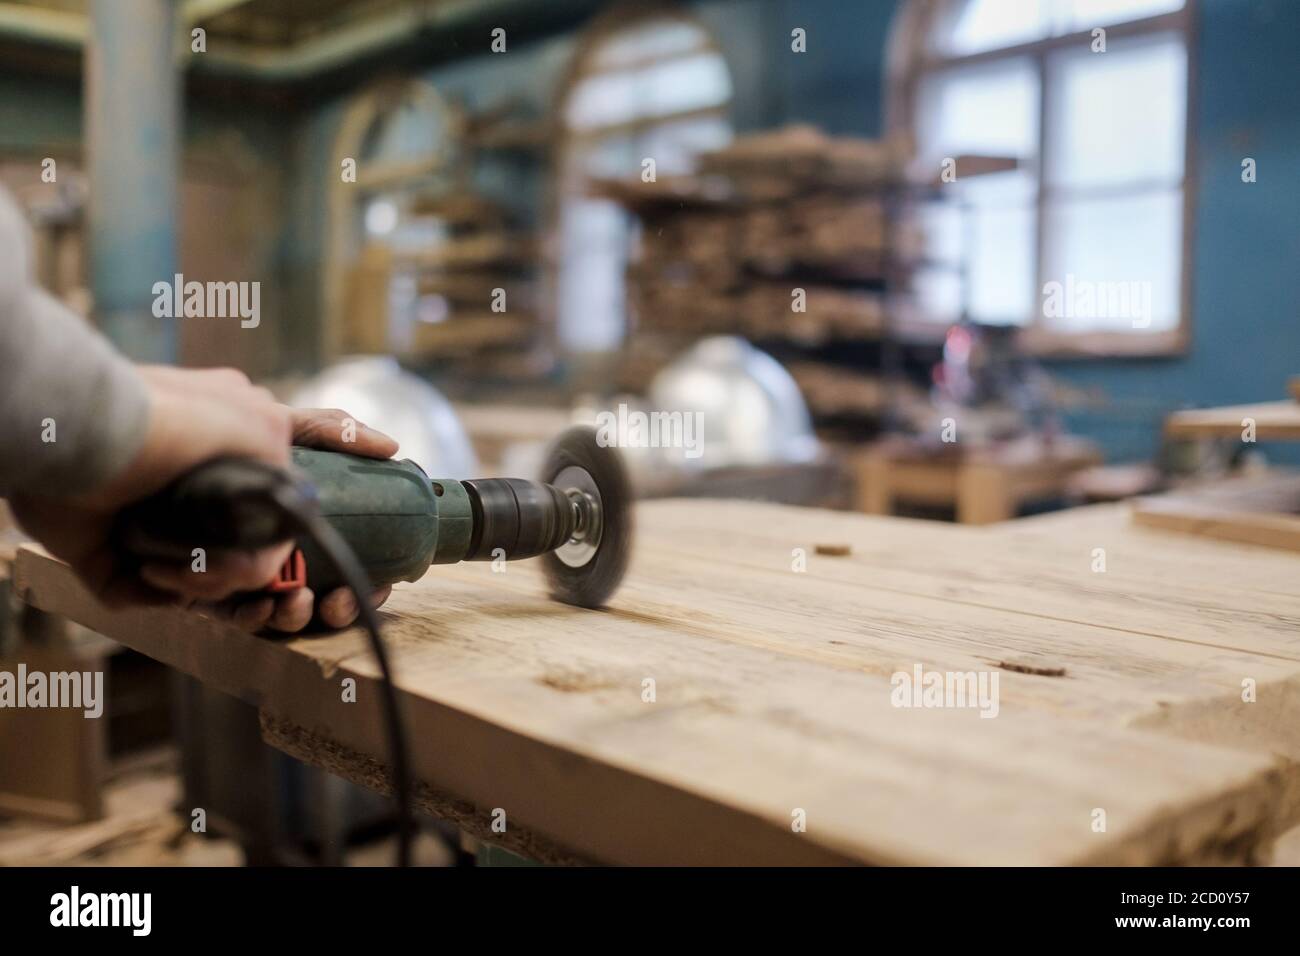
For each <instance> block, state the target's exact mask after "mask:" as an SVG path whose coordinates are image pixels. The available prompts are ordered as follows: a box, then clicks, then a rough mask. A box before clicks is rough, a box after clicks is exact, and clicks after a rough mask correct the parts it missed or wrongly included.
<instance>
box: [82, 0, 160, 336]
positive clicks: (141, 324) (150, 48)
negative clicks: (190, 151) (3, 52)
mask: <svg viewBox="0 0 1300 956" xmlns="http://www.w3.org/2000/svg"><path fill="white" fill-rule="evenodd" d="M175 29H176V4H174V3H173V2H172V0H90V33H89V36H88V38H87V44H86V68H85V97H84V101H85V112H86V136H85V163H86V171H87V174H88V176H89V183H90V215H89V253H90V273H91V290H92V292H93V293H94V300H95V316H96V318H97V320H98V322H99V325H100V328H101V329H102V330H103V331H104V333H105V334H106V335H108V337H109V338H111V339H112V340H113V342H114V343H115V344H116V345H117V347H118V348H119V349H121V350H122V351H123V352H125V353H126V354H127V355H129V356H130V357H131V358H133V359H136V360H137V361H149V362H172V361H174V360H175V359H176V352H177V338H178V336H177V325H176V320H175V319H159V318H155V317H154V316H153V312H152V307H153V301H154V294H153V291H152V290H153V285H154V283H156V282H168V283H171V282H172V281H173V277H174V275H175V273H176V271H177V269H176V264H177V252H176V222H177V213H176V209H177V191H178V169H179V152H178V141H179V128H180V104H179V93H178V82H179V77H178V69H177V65H176V56H175V52H174V51H175V42H176V41H175Z"/></svg>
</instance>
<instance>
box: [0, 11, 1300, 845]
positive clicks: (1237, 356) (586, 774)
mask: <svg viewBox="0 0 1300 956" xmlns="http://www.w3.org/2000/svg"><path fill="white" fill-rule="evenodd" d="M1298 39H1300V3H1295V2H1290V0H681V2H668V0H663V2H659V0H645V2H637V0H632V2H622V0H619V2H601V0H0V193H7V194H8V195H9V196H10V197H11V198H12V199H13V201H14V202H15V203H16V205H17V207H18V208H19V209H20V210H21V213H22V217H23V218H24V219H25V221H26V224H27V225H26V228H27V229H29V231H30V237H31V252H30V256H29V259H30V268H31V272H32V275H31V282H32V283H34V284H36V285H38V286H39V287H41V288H42V289H44V290H45V292H47V293H48V294H49V295H50V296H52V297H53V298H54V299H56V300H58V301H59V302H60V303H62V305H63V306H65V307H66V308H67V309H70V310H72V311H73V312H75V313H76V314H77V315H78V316H80V317H81V318H82V319H84V321H85V323H87V324H88V325H89V326H90V327H91V328H93V329H95V330H97V332H98V333H99V334H100V335H102V336H103V337H105V338H106V339H107V340H108V341H110V342H111V343H112V345H113V347H114V348H115V349H116V350H117V351H118V352H119V353H121V354H122V355H124V356H126V357H127V358H128V359H130V360H131V361H132V362H134V363H138V364H141V365H172V366H178V367H182V368H212V367H219V368H233V369H237V370H239V371H240V372H242V373H243V374H245V375H246V376H247V377H248V379H250V380H251V381H252V382H253V383H255V384H256V385H258V386H261V387H264V388H265V389H267V390H269V392H270V393H272V394H273V395H274V396H275V398H276V400H278V401H280V402H283V403H285V404H286V405H289V406H293V407H298V408H318V409H338V410H341V413H342V414H341V416H340V422H341V427H342V428H343V429H344V435H343V438H342V441H343V442H348V441H350V439H349V438H348V436H347V434H346V430H347V429H348V428H349V427H360V426H358V423H361V425H362V426H369V427H370V428H373V429H377V430H378V431H380V432H383V433H384V434H387V435H389V436H391V437H392V438H393V439H394V440H395V441H396V442H397V443H398V445H399V450H398V452H397V453H396V455H395V457H394V458H393V459H392V460H382V459H380V458H375V457H363V456H360V455H357V454H352V453H350V452H349V451H346V450H340V449H339V448H338V447H333V446H331V447H329V448H324V449H322V448H320V447H297V446H295V447H294V449H293V452H292V461H291V463H290V465H289V466H288V467H285V468H279V467H271V466H269V465H266V464H265V463H260V462H256V461H253V460H252V459H242V458H239V457H227V458H219V459H214V460H212V461H208V462H203V463H201V464H199V465H198V466H197V467H195V468H193V470H191V471H189V472H188V473H186V474H184V475H182V476H180V477H179V478H177V479H176V480H175V481H174V482H172V483H170V484H168V485H167V486H166V487H163V488H152V489H149V493H148V494H145V495H142V496H141V497H140V499H139V500H137V501H134V502H133V503H132V504H130V505H129V506H127V507H125V508H124V509H123V510H122V511H121V513H120V514H118V515H117V516H116V518H115V523H114V526H113V527H114V531H113V537H112V542H113V546H114V548H119V549H120V553H121V554H122V555H124V556H129V557H130V559H131V560H134V561H145V560H149V559H154V558H157V559H162V558H168V559H175V560H180V561H182V562H185V561H189V560H190V557H191V556H202V555H206V554H207V551H208V549H218V550H225V551H236V552H238V551H248V550H251V549H257V548H269V547H273V546H276V545H277V544H280V543H284V542H292V551H291V553H290V557H289V558H288V559H286V560H285V562H284V565H283V567H282V568H281V570H280V571H279V572H278V574H277V575H276V576H275V578H274V579H273V580H271V581H268V583H267V587H266V592H265V593H268V594H273V595H284V594H289V593H292V592H293V591H295V590H297V589H301V588H304V587H310V588H311V589H312V591H313V593H314V594H315V595H316V596H317V597H320V596H322V595H324V594H326V593H328V592H330V591H333V590H334V589H339V588H342V589H346V590H348V592H349V593H350V594H352V595H355V603H356V604H357V606H358V613H359V617H358V618H357V620H356V621H355V623H353V624H352V625H350V626H348V627H346V628H342V629H338V628H330V627H328V626H326V625H324V624H323V623H322V622H321V621H320V620H319V619H317V620H314V621H313V623H312V624H311V625H309V626H308V627H307V628H305V629H304V630H302V631H300V632H296V633H290V634H284V633H276V632H274V631H270V630H265V629H263V630H258V631H253V632H249V631H247V630H244V629H242V628H241V627H239V626H237V622H236V621H234V620H232V619H231V618H229V617H228V616H223V615H221V614H219V613H216V611H215V610H213V609H212V608H210V607H205V606H203V605H192V606H179V605H176V606H172V605H163V606H147V607H136V606H115V605H111V604H110V603H106V602H104V601H101V600H100V599H99V598H97V597H96V596H95V594H94V593H92V591H91V590H89V589H88V588H87V587H86V586H85V584H84V581H83V580H82V579H80V578H79V577H78V575H77V574H76V573H74V572H73V570H72V569H71V568H70V567H69V566H68V565H67V564H65V563H64V562H63V561H62V560H60V559H59V558H58V557H55V556H54V555H52V554H51V553H50V551H49V550H48V549H47V548H45V547H43V544H44V542H41V541H39V540H38V539H37V537H36V536H35V535H33V534H31V533H28V532H26V531H24V530H23V528H22V527H21V525H20V523H19V522H18V521H17V520H16V519H15V518H14V517H13V516H12V515H11V514H10V513H9V511H8V509H6V508H5V506H4V502H3V501H2V500H0V866H40V867H45V866H91V867H118V866H125V867H250V866H257V867H288V866H329V867H335V866H348V867H359V866H392V865H394V864H401V865H414V866H424V867H473V866H478V867H486V866H517V865H535V864H542V865H548V866H550V865H574V864H576V865H630V866H644V865H655V866H659V865H669V866H678V865H690V866H732V865H768V866H771V865H776V866H805V865H850V864H888V865H893V864H902V865H960V866H1001V865H1010V866H1016V865H1033V866H1078V865H1085V864H1103V865H1123V866H1165V865H1171V864H1187V865H1201V866H1205V865H1210V866H1219V865H1228V864H1231V865H1248V866H1258V867H1267V866H1294V865H1300V444H1297V443H1298V442H1300V314H1298V313H1297V309H1298V308H1300V306H1298V305H1297V303H1300V268H1297V263H1300V229H1298V228H1297V223H1300V181H1298V179H1297V177H1298V176H1300V106H1298V105H1297V103H1296V98H1295V92H1296V90H1297V88H1300V58H1298V57H1297V52H1296V50H1297V40H1298ZM10 254H11V250H6V249H0V256H2V257H10ZM19 258H21V257H19ZM0 375H4V376H6V377H9V376H14V377H16V376H17V371H16V370H12V369H0ZM7 394H8V391H7V389H6V386H5V384H4V382H3V381H0V401H3V400H4V397H5V396H6V395H7ZM0 421H3V422H5V423H6V425H5V427H6V428H11V427H12V428H40V427H44V426H43V425H42V424H41V423H32V422H14V421H12V420H11V419H10V418H9V417H8V416H7V415H6V414H5V413H4V409H3V407H2V406H0ZM60 427H61V428H63V427H67V428H68V430H69V431H71V430H72V426H64V425H63V423H60ZM91 427H93V426H91ZM61 434H62V432H61ZM195 560H196V561H198V560H199V557H196V558H195ZM193 570H195V571H196V572H200V571H201V570H202V568H200V567H197V566H196V567H195V568H194V569H193ZM390 585H391V586H392V592H391V596H389V597H388V599H387V600H386V601H385V602H384V603H383V604H382V605H381V606H379V607H378V608H373V607H372V606H371V603H370V598H369V594H370V592H371V591H372V590H373V589H375V588H380V587H383V588H387V587H388V586H390ZM259 593H261V592H259Z"/></svg>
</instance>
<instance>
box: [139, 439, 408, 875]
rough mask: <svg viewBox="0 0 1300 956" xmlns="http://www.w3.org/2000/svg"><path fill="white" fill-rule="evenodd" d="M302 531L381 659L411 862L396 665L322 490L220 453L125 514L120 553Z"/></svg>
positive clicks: (402, 837) (401, 829)
mask: <svg viewBox="0 0 1300 956" xmlns="http://www.w3.org/2000/svg"><path fill="white" fill-rule="evenodd" d="M295 537H298V538H301V539H306V540H309V541H311V542H313V543H314V544H315V545H316V546H317V548H319V550H320V553H321V554H322V555H323V556H324V557H325V560H326V561H327V562H328V563H329V564H331V565H332V566H333V569H334V571H335V572H336V573H337V575H338V577H339V578H341V579H342V581H343V583H344V584H346V585H347V587H348V589H349V590H350V591H351V592H352V593H353V595H355V596H356V599H357V612H358V614H359V615H360V618H361V623H362V624H363V625H364V626H365V629H366V634H367V636H368V637H369V640H370V650H371V652H372V653H373V654H374V655H375V660H376V661H378V663H379V673H380V678H381V687H380V703H381V706H382V709H383V721H384V729H385V733H386V735H387V737H388V753H389V761H390V763H391V764H392V768H393V794H394V797H395V799H396V801H397V814H398V833H397V836H398V840H397V863H398V865H399V866H409V865H410V863H411V842H412V840H413V839H414V835H415V815H414V809H413V801H412V789H413V788H412V784H411V769H410V760H409V757H408V751H407V744H406V728H405V725H404V724H403V723H402V715H401V712H400V710H399V708H398V705H397V689H396V688H395V687H394V685H393V671H392V666H391V665H390V663H389V660H388V651H387V648H386V647H385V645H384V639H383V637H382V635H381V634H380V624H379V615H378V613H377V612H376V611H375V609H374V608H373V607H371V606H370V579H369V576H368V575H367V574H366V571H365V568H363V567H362V566H361V563H360V562H359V561H358V560H357V557H356V555H355V554H353V552H352V548H351V547H350V546H349V545H348V543H347V541H345V540H344V539H343V536H342V535H340V534H339V532H338V531H337V530H336V529H335V528H334V526H333V525H331V524H330V523H329V522H328V521H326V520H325V518H323V517H322V516H321V514H320V511H319V509H318V507H317V502H316V496H315V489H314V488H313V487H312V486H311V485H309V484H302V483H300V482H296V481H294V479H293V477H292V476H291V475H290V474H289V473H288V472H286V471H284V470H282V469H279V468H275V467H273V466H271V465H268V464H265V463H263V462H258V461H253V460H251V459H245V458H218V459H214V460H212V461H209V462H205V463H203V464H201V465H199V466H197V467H196V468H194V469H192V470H191V471H189V472H187V473H186V474H184V475H182V476H181V477H180V478H178V479H177V480H176V481H175V482H173V483H172V484H171V485H169V486H168V487H167V488H165V489H163V490H162V491H160V492H158V493H157V494H155V495H153V496H152V497H150V498H147V499H145V500H143V501H140V502H137V503H136V504H134V505H132V506H130V507H129V508H128V509H126V511H124V512H123V513H122V514H121V515H119V517H118V521H117V527H116V528H115V529H114V538H115V541H116V547H117V549H118V551H119V552H120V553H122V554H125V555H130V556H133V557H134V558H135V559H137V560H140V559H145V558H149V557H154V558H161V559H170V560H177V559H184V560H188V559H189V556H190V549H191V547H192V546H193V544H194V543H196V542H199V543H203V544H205V545H206V546H208V547H213V548H228V549H237V550H256V549H258V548H266V547H270V546H272V545H275V544H279V543H281V542H284V541H286V540H289V539H291V538H295Z"/></svg>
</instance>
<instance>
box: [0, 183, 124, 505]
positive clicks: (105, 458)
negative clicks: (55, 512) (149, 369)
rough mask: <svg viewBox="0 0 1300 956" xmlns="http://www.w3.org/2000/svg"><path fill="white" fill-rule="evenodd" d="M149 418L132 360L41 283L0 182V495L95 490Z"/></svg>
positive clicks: (120, 465)
mask: <svg viewBox="0 0 1300 956" xmlns="http://www.w3.org/2000/svg"><path fill="white" fill-rule="evenodd" d="M148 422H149V396H148V393H147V391H146V389H145V385H144V383H143V382H142V381H141V379H140V377H139V375H137V374H136V371H135V368H134V366H132V364H131V363H130V362H129V361H127V360H126V359H125V358H123V357H122V356H121V355H119V354H118V353H117V352H115V351H114V350H113V347H112V346H111V345H110V344H109V343H108V341H107V340H105V339H104V338H103V337H102V336H100V335H99V334H98V333H96V332H95V330H94V329H92V328H91V327H90V325H89V324H88V323H87V322H86V321H85V320H84V319H82V318H81V317H80V316H78V315H77V314H76V313H75V312H73V311H71V310H70V309H68V308H67V307H65V306H64V305H63V304H62V303H60V302H59V301H58V300H56V299H55V298H53V297H52V296H50V295H49V294H48V293H46V292H45V291H43V290H42V289H40V288H39V287H37V285H36V283H35V281H34V279H33V275H32V242H31V233H30V230H29V229H28V228H27V223H26V221H25V220H24V219H23V216H22V213H21V212H20V211H19V209H18V206H17V205H16V203H15V202H14V201H13V199H12V197H10V196H9V195H8V194H7V193H6V192H5V191H4V190H3V189H2V188H0V496H7V495H11V494H13V493H15V492H27V493H36V494H46V495H68V494H77V493H80V492H86V491H90V490H92V489H94V488H95V487H97V486H98V485H100V484H102V483H103V482H105V481H107V480H108V479H110V478H112V477H113V476H115V475H116V474H118V473H119V472H120V471H121V470H122V469H124V468H125V467H126V465H127V464H129V463H130V461H131V459H132V458H133V457H134V456H135V454H136V453H137V452H138V451H139V449H140V446H141V444H142V443H143V441H144V437H145V431H146V429H147V427H148Z"/></svg>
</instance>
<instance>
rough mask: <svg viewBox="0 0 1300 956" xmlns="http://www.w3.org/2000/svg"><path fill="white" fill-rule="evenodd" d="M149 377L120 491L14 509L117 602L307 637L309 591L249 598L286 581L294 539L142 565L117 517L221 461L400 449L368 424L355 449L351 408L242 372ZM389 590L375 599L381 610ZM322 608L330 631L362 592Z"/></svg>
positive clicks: (22, 503)
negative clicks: (133, 557)
mask: <svg viewBox="0 0 1300 956" xmlns="http://www.w3.org/2000/svg"><path fill="white" fill-rule="evenodd" d="M139 372H140V375H141V377H142V378H143V379H144V381H145V383H146V386H147V388H148V390H149V395H150V417H149V425H148V431H147V433H146V436H145V439H144V442H143V444H142V445H141V448H140V450H139V452H137V454H136V456H135V458H134V459H133V461H132V462H131V463H130V464H129V465H128V466H127V468H126V469H125V470H124V471H123V472H122V474H120V475H118V476H117V477H116V478H114V479H113V480H111V481H110V482H109V483H108V484H106V485H105V486H103V487H101V488H99V489H97V490H95V491H94V492H92V493H90V494H88V495H83V496H80V497H78V498H76V499H66V498H57V499H56V498H46V497H43V496H38V495H18V496H15V497H14V498H13V500H12V501H11V504H12V506H13V510H14V515H15V517H16V518H17V519H18V522H19V523H20V524H21V525H22V526H23V527H24V528H26V529H27V531H28V532H29V533H31V534H32V535H33V536H34V537H36V539H37V540H39V541H40V542H41V543H42V544H44V545H45V547H46V548H48V549H49V550H50V552H51V553H52V554H54V555H56V556H57V557H60V558H62V559H63V560H65V561H67V562H68V563H69V564H70V565H71V566H72V568H73V570H74V571H75V572H76V573H77V575H78V576H79V577H80V578H81V579H82V580H83V581H84V582H85V583H86V585H87V586H88V587H89V588H90V590H91V591H92V592H93V593H94V594H95V595H96V596H97V597H99V598H100V600H102V601H104V602H105V603H106V604H109V605H110V606H121V605H126V604H165V603H176V602H179V603H182V604H185V605H187V606H188V605H192V604H195V603H200V602H203V603H212V604H214V606H215V609H216V611H217V612H218V613H219V614H222V615H225V616H229V617H230V619H231V620H233V621H234V622H235V623H236V624H237V625H239V626H241V627H245V628H248V629H250V630H257V629H260V628H262V627H266V626H270V627H273V628H275V629H277V630H285V631H296V630H300V629H301V628H303V627H304V626H306V624H307V622H308V621H309V620H310V619H311V614H312V609H313V602H314V595H313V594H312V593H311V592H310V591H309V590H307V589H301V590H299V591H292V592H287V593H284V594H281V595H278V596H275V597H271V596H264V595H252V596H249V595H246V594H241V592H249V591H258V590H260V589H261V588H263V587H264V586H265V585H266V583H267V582H268V581H270V580H271V579H272V578H273V577H274V575H275V573H276V572H277V571H278V570H279V568H280V566H281V565H282V564H283V563H284V561H285V559H286V558H287V557H288V555H289V554H290V553H291V551H292V549H293V544H292V542H285V543H283V544H281V545H277V546H274V547H270V548H262V549H259V550H257V551H223V552H216V553H213V554H210V555H209V556H208V561H207V567H206V569H205V570H204V571H203V572H201V573H200V572H195V571H193V570H191V568H190V566H189V565H188V564H165V563H148V564H145V565H144V566H143V567H139V566H137V564H136V563H135V562H131V561H126V560H123V558H122V556H121V555H119V554H117V553H116V552H115V550H114V549H113V548H112V547H111V543H110V540H109V537H110V532H111V530H112V527H113V521H114V518H115V517H116V515H117V513H118V512H119V511H120V510H121V509H122V508H123V507H125V506H126V505H129V504H131V503H133V502H135V501H138V500H140V499H142V498H145V497H147V496H149V495H150V494H152V493H154V492H156V491H158V490H160V489H161V488H163V487H165V486H166V485H167V484H168V483H170V482H171V481H172V480H174V479H175V478H177V477H179V476H180V475H182V474H184V473H185V472H187V471H189V470H190V469H191V468H193V467H194V466H196V465H198V464H200V463H202V462H204V461H207V460H209V459H212V458H215V457H218V456H222V455H239V456H244V457H249V458H254V459H257V460H260V461H264V462H266V463H268V464H272V465H276V466H278V467H286V466H287V465H288V463H289V447H290V445H291V444H292V443H294V442H297V443H299V444H309V445H312V446H314V447H318V448H327V449H332V450H338V451H346V452H350V453H353V454H361V455H367V456H370V457H377V458H387V457H389V456H391V455H392V454H393V452H395V451H396V450H397V444H396V442H394V441H393V440H392V439H390V438H388V437H387V436H385V435H382V434H380V433H379V432H376V431H373V430H372V429H368V428H366V427H365V426H363V425H357V427H356V430H355V431H356V434H355V437H356V441H355V442H345V441H344V440H343V439H344V437H345V435H344V431H343V425H344V421H345V419H346V416H345V415H344V414H343V413H342V412H339V411H334V410H329V411H326V410H319V409H316V410H293V409H289V408H287V407H285V406H283V405H281V404H279V403H278V402H276V401H275V399H274V398H273V397H272V396H271V394H270V392H268V391H267V390H266V389H263V388H259V387H256V386H254V385H252V384H251V383H250V382H249V381H248V378H247V377H246V376H245V375H243V373H241V372H237V371H235V370H233V369H201V370H193V369H178V368H170V367H161V366H157V367H141V368H140V369H139ZM388 591H389V589H387V588H385V589H381V590H380V591H379V592H376V593H375V594H374V595H372V601H373V602H374V603H375V605H376V606H378V604H380V603H382V601H383V600H385V599H386V598H387V596H388ZM319 612H320V616H321V619H322V621H323V622H324V623H326V624H327V625H329V626H331V627H345V626H347V625H348V624H350V623H351V622H352V621H353V620H354V619H355V618H356V615H357V613H358V609H357V606H356V601H355V599H354V598H353V597H352V595H351V593H350V592H348V591H347V590H346V589H339V590H337V591H332V592H331V593H329V594H327V595H325V596H324V598H323V599H322V600H321V602H320V607H319Z"/></svg>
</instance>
